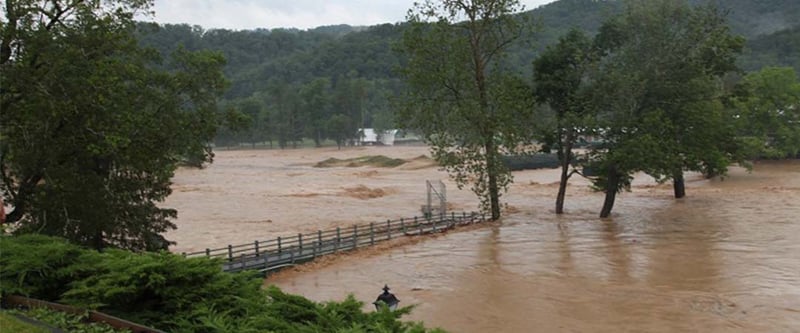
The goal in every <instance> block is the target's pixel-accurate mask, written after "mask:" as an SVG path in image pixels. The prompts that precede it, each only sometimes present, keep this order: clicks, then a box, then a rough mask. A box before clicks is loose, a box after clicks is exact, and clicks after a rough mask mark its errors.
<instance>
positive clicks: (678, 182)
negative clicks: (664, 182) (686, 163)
mask: <svg viewBox="0 0 800 333" xmlns="http://www.w3.org/2000/svg"><path fill="white" fill-rule="evenodd" d="M672 188H673V189H674V190H675V199H680V198H683V197H685V196H686V184H685V181H684V180H683V171H677V172H675V174H673V175H672Z"/></svg>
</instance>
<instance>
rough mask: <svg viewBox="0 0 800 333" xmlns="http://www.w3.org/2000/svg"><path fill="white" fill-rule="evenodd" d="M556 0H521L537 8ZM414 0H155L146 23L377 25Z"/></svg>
mask: <svg viewBox="0 0 800 333" xmlns="http://www.w3.org/2000/svg"><path fill="white" fill-rule="evenodd" d="M553 1H554V0H521V2H522V3H523V4H524V5H525V9H526V10H529V9H534V8H536V7H539V6H540V5H542V4H546V3H550V2H553ZM413 3H414V0H155V7H154V8H153V9H154V10H155V12H156V14H155V17H150V18H143V20H145V21H155V22H159V23H188V24H191V25H200V26H202V27H203V28H206V29H211V28H226V29H237V30H238V29H255V28H268V29H272V28H298V29H308V28H314V27H318V26H322V25H335V24H349V25H375V24H380V23H397V22H401V21H403V20H404V19H405V15H406V12H407V11H408V9H409V8H411V6H412V4H413Z"/></svg>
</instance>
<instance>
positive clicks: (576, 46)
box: [533, 29, 596, 214]
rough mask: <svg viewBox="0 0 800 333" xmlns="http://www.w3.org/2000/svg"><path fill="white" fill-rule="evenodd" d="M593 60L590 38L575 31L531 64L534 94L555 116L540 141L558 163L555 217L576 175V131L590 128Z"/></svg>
mask: <svg viewBox="0 0 800 333" xmlns="http://www.w3.org/2000/svg"><path fill="white" fill-rule="evenodd" d="M595 61H596V56H595V52H594V47H593V45H592V41H591V39H589V37H587V36H586V35H585V34H584V33H583V32H581V31H580V30H577V29H573V30H570V32H568V33H567V34H566V35H565V36H564V37H561V38H560V39H559V41H558V43H557V44H556V45H554V46H550V47H548V48H547V50H545V51H544V52H543V53H542V54H541V55H539V57H538V58H536V60H534V62H533V70H534V72H533V78H534V84H535V89H534V94H535V97H536V100H537V101H538V102H540V103H546V104H547V105H548V106H549V107H550V109H551V110H552V111H553V113H554V114H555V122H554V124H553V126H552V128H550V129H549V130H548V131H545V132H544V134H545V138H544V140H542V141H543V142H544V143H545V144H546V146H547V147H549V148H555V149H556V150H557V155H558V159H559V162H560V163H561V178H560V182H559V186H558V195H557V196H556V214H562V213H564V197H565V196H566V193H567V182H568V181H569V178H570V177H571V176H572V175H573V174H574V173H575V172H577V171H576V170H577V169H573V170H570V167H571V165H573V164H574V163H575V156H574V153H573V148H574V147H575V145H576V143H577V141H578V136H579V134H580V133H579V131H581V130H584V132H586V130H588V129H589V128H590V120H589V118H590V116H591V109H592V108H591V107H590V105H589V99H588V96H589V95H588V92H589V90H590V87H591V86H590V82H591V81H590V78H589V76H590V72H591V66H592V65H593V63H594V62H595Z"/></svg>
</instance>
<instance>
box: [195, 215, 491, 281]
mask: <svg viewBox="0 0 800 333" xmlns="http://www.w3.org/2000/svg"><path fill="white" fill-rule="evenodd" d="M484 221H486V217H485V215H483V214H478V213H474V212H473V213H467V212H462V213H460V214H459V213H450V214H440V215H436V216H430V215H428V216H427V217H413V218H410V219H399V220H388V221H386V222H379V223H369V224H362V225H354V226H352V227H349V228H341V227H337V228H336V229H330V230H326V231H322V230H320V231H317V232H316V233H307V234H303V233H299V234H297V235H293V236H288V237H278V238H275V239H271V240H266V241H258V240H257V241H253V242H250V243H246V244H239V245H228V246H227V247H223V248H217V249H205V251H200V252H192V253H184V256H186V257H208V258H221V259H223V260H224V262H223V265H222V269H223V270H224V271H227V272H238V271H244V270H258V271H261V272H264V273H267V272H269V271H273V270H277V269H280V268H282V267H286V266H292V265H295V264H299V263H303V262H307V261H311V260H313V259H314V258H317V257H319V256H324V255H327V254H332V253H339V252H345V251H350V250H355V249H359V248H364V247H368V246H374V245H376V244H378V243H380V242H384V241H388V240H391V239H394V238H398V237H409V236H418V235H425V234H431V233H437V232H444V231H446V230H448V229H452V228H455V227H458V226H462V225H470V224H474V223H480V222H484Z"/></svg>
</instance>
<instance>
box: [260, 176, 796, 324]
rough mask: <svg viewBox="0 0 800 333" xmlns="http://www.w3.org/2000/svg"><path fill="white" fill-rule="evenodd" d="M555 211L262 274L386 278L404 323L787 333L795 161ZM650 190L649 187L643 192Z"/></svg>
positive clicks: (360, 290)
mask: <svg viewBox="0 0 800 333" xmlns="http://www.w3.org/2000/svg"><path fill="white" fill-rule="evenodd" d="M698 182H699V183H700V184H694V186H692V187H691V188H690V192H689V197H688V198H686V199H685V200H678V201H675V200H673V199H671V198H670V197H669V190H668V189H660V190H654V191H648V190H645V191H638V192H635V193H633V194H626V195H623V196H622V197H621V198H620V201H619V204H618V206H617V207H616V212H617V214H616V215H615V217H614V218H613V219H609V220H599V219H597V218H596V217H595V216H596V213H597V208H598V207H600V198H599V197H598V196H589V195H586V196H579V197H572V198H570V201H569V202H568V205H569V206H570V207H572V209H571V212H570V213H569V214H568V215H566V216H564V217H561V218H559V217H555V216H553V214H552V208H550V207H549V206H548V205H549V204H550V203H551V201H552V200H541V202H535V203H531V204H530V205H529V206H531V205H532V206H533V207H529V208H523V207H525V206H523V203H522V202H520V203H517V204H516V205H517V207H520V208H519V210H520V212H518V213H516V214H512V215H510V216H509V217H507V218H505V219H504V220H503V221H502V222H501V223H499V224H494V225H491V226H487V227H485V228H483V229H480V230H474V231H469V232H455V233H451V234H448V235H446V236H440V237H438V238H436V239H432V240H429V241H426V242H423V243H421V244H417V245H415V246H410V247H406V248H401V249H396V250H392V251H390V252H388V253H385V254H382V255H377V256H370V257H367V258H358V259H357V260H353V261H345V262H341V263H337V264H334V265H331V266H328V267H323V268H321V269H319V270H315V271H311V272H302V273H283V274H280V275H278V276H276V277H275V278H272V279H270V280H268V283H274V284H277V285H278V286H280V287H283V288H285V289H286V290H287V291H289V292H294V293H299V294H302V295H305V296H307V297H310V298H312V299H316V300H319V301H323V300H330V299H341V298H342V297H344V295H346V294H347V293H349V292H353V293H354V294H355V295H356V297H357V298H359V299H361V300H364V301H372V300H374V297H375V296H377V294H378V292H379V288H380V287H381V286H382V285H383V284H384V283H388V284H389V285H390V286H391V287H393V288H394V289H393V290H394V292H395V293H396V294H397V296H398V297H399V298H400V299H401V301H402V303H401V304H404V305H409V304H418V306H417V309H416V311H415V312H414V313H413V315H412V316H411V318H410V319H414V320H423V321H425V322H426V323H427V324H429V325H433V326H440V327H443V328H446V329H448V330H450V331H452V332H554V331H566V332H571V331H572V332H600V331H604V332H624V331H633V332H687V331H699V332H728V331H743V332H745V331H746V332H798V331H800V164H796V163H795V164H789V165H759V166H757V167H756V170H755V172H754V173H753V174H747V173H746V172H744V171H743V170H734V171H733V173H732V175H731V177H729V178H728V179H726V180H724V181H711V182H706V181H698ZM653 188H657V187H651V189H653Z"/></svg>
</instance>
